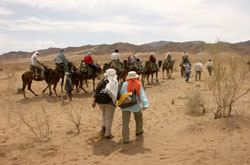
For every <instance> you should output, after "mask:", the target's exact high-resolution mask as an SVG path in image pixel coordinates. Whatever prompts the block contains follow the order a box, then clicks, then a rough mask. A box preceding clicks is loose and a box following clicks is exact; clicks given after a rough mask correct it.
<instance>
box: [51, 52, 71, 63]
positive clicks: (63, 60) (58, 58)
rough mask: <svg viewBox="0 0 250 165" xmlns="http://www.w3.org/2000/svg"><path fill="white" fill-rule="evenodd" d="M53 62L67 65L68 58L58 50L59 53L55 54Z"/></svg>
mask: <svg viewBox="0 0 250 165" xmlns="http://www.w3.org/2000/svg"><path fill="white" fill-rule="evenodd" d="M54 62H55V63H56V64H60V63H64V65H67V63H68V60H67V58H66V57H65V55H64V53H62V52H60V53H58V54H57V55H56V56H55V58H54Z"/></svg>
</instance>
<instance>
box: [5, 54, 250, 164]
mask: <svg viewBox="0 0 250 165" xmlns="http://www.w3.org/2000/svg"><path fill="white" fill-rule="evenodd" d="M180 55H181V54H178V53H173V59H175V60H176V65H175V68H174V74H173V76H172V78H171V79H163V78H162V72H160V73H159V82H155V83H154V84H149V85H148V84H146V86H145V90H146V94H147V96H148V100H149V104H150V108H149V109H148V110H146V111H145V112H143V118H144V132H145V133H144V135H143V136H135V122H134V120H133V117H131V123H130V129H131V135H130V138H131V143H129V144H123V143H122V141H121V138H122V137H121V134H122V132H121V122H122V118H121V110H120V109H119V108H116V111H115V116H114V121H113V127H112V133H113V134H114V135H115V137H114V138H113V139H111V140H106V139H104V138H102V137H100V136H99V131H100V126H101V112H100V110H99V109H98V108H96V109H93V108H92V107H91V104H92V102H93V92H92V84H91V82H89V85H90V86H89V87H88V88H86V87H85V89H86V90H87V91H88V93H87V94H83V92H82V91H81V92H80V93H76V92H75V91H74V92H73V93H74V94H73V101H72V102H68V101H66V102H65V103H62V102H61V99H60V98H59V97H55V96H54V95H53V96H49V95H48V92H46V93H45V94H42V92H41V91H42V89H43V88H45V86H46V84H45V82H33V84H32V89H33V90H34V91H35V92H36V93H38V94H39V96H37V97H35V96H33V95H32V94H31V93H30V92H28V91H27V96H28V97H29V99H24V98H23V95H22V94H20V93H17V88H20V87H21V85H22V83H21V74H22V73H23V72H24V71H25V70H27V68H28V63H29V59H21V60H17V61H14V62H10V61H5V62H2V63H1V66H2V67H3V71H0V82H1V83H0V164H1V165H19V164H20V165H31V164H32V165H36V164H47V165H48V164H49V165H62V164H65V165H83V164H106V165H110V164H114V165H116V164H136V165H137V164H138V165H140V164H143V165H146V164H162V165H163V164H164V165H166V164H185V165H186V164H225V165H230V164H237V165H238V164H250V131H249V130H250V113H249V110H250V94H248V95H246V96H244V97H242V98H241V99H240V100H239V101H238V102H237V104H236V105H235V106H234V107H233V108H234V111H233V113H232V117H229V118H221V119H216V120H215V119H214V115H213V111H214V110H215V108H216V105H215V101H214V98H213V96H212V92H211V91H210V90H209V89H208V87H207V84H206V80H207V79H208V78H209V75H208V72H207V70H206V69H205V67H204V72H203V75H202V80H201V81H195V80H194V70H192V74H191V80H190V83H186V82H185V81H184V79H183V78H181V76H180V71H179V67H178V65H177V64H179V62H180V59H181V56H180ZM140 56H141V57H143V58H144V59H145V58H146V56H147V54H140ZM122 57H123V58H124V59H125V55H122ZM163 57H164V55H161V57H159V56H158V57H157V58H158V59H162V58H163ZM190 57H191V61H192V62H193V63H194V62H197V61H198V60H200V59H201V60H202V62H203V64H205V63H206V62H207V60H208V59H209V58H210V56H208V55H207V54H200V55H190ZM49 58H50V57H46V58H43V57H41V60H42V61H44V62H45V63H48V64H49V65H51V66H53V64H52V57H51V59H49ZM69 58H70V59H71V60H72V61H74V62H79V59H80V58H82V57H80V56H79V55H77V54H76V55H72V56H70V57H69ZM94 58H95V60H97V61H98V62H99V63H104V62H107V61H108V59H109V56H108V55H106V56H98V57H97V56H94ZM49 61H50V63H49ZM192 69H194V68H192ZM248 82H249V81H248ZM196 90H198V91H200V92H201V96H202V97H203V98H204V100H205V103H204V106H205V109H206V111H207V112H206V113H205V114H204V115H201V116H194V115H190V114H189V113H188V110H187V107H186V102H187V96H188V95H189V94H190V93H191V92H192V91H196ZM57 91H58V93H59V94H60V95H62V93H61V92H60V88H59V87H57ZM43 108H44V110H45V112H46V114H47V118H48V120H49V126H50V128H49V131H48V132H49V133H50V134H49V135H51V140H47V141H40V140H38V139H37V138H36V137H35V136H34V134H33V133H32V132H31V131H30V129H29V128H28V127H27V126H26V125H25V124H24V123H23V122H22V120H21V119H20V116H19V115H20V114H22V115H23V117H25V119H26V120H27V121H29V122H30V123H31V124H32V123H33V124H36V121H38V120H39V119H38V120H35V119H36V117H39V115H42V113H41V112H42V109H43ZM68 109H72V110H82V120H81V126H80V129H81V133H80V134H75V131H76V130H75V127H74V125H73V124H72V122H71V121H70V120H69V119H68V116H67V115H66V113H65V112H64V111H66V110H68ZM236 112H237V113H236ZM33 126H34V129H35V131H38V128H35V125H33Z"/></svg>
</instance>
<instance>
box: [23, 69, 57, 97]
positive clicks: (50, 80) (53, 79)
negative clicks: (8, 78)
mask: <svg viewBox="0 0 250 165" xmlns="http://www.w3.org/2000/svg"><path fill="white" fill-rule="evenodd" d="M44 68H45V81H46V83H47V84H48V85H47V87H46V88H45V89H44V90H43V93H44V92H45V91H46V89H47V88H49V91H50V95H52V91H51V85H52V84H53V85H54V88H53V90H54V92H55V94H56V96H58V95H57V92H56V85H57V83H58V81H59V80H60V74H61V73H58V72H57V71H56V70H54V69H51V68H48V67H46V66H44ZM33 80H34V81H42V80H41V79H36V76H35V74H34V72H32V71H27V72H25V73H23V74H22V82H23V88H22V91H23V96H24V98H27V97H26V95H25V88H26V86H27V85H28V90H29V91H31V92H32V93H33V94H34V95H35V96H37V94H36V93H35V92H34V91H33V90H32V89H31V84H32V81H33Z"/></svg>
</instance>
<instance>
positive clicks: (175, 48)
mask: <svg viewBox="0 0 250 165" xmlns="http://www.w3.org/2000/svg"><path fill="white" fill-rule="evenodd" d="M216 45H218V46H220V51H223V52H233V53H237V54H241V55H250V41H245V42H238V43H234V44H232V43H227V42H219V43H216V44H208V43H205V42H204V41H188V42H172V41H156V42H151V43H146V44H142V45H134V44H130V43H121V42H119V43H115V44H110V45H109V44H101V45H85V46H80V47H67V48H65V49H64V51H65V53H67V54H73V53H79V54H83V53H85V52H87V51H92V52H93V54H95V55H104V54H110V53H112V52H113V51H114V50H115V49H119V50H120V52H127V53H135V52H140V53H144V52H152V51H154V52H158V53H165V52H189V53H194V54H197V53H200V52H204V51H207V50H208V49H211V48H215V47H216ZM59 50H60V48H48V49H44V50H39V52H40V54H41V55H45V56H46V55H51V54H55V53H58V52H59ZM33 53H34V52H22V51H18V52H9V53H4V54H2V55H1V56H0V60H8V59H17V58H27V57H30V56H31V55H32V54H33Z"/></svg>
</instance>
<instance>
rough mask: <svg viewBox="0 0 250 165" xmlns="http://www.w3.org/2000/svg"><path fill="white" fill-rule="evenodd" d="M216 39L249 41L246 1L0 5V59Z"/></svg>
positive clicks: (44, 0) (68, 0)
mask: <svg viewBox="0 0 250 165" xmlns="http://www.w3.org/2000/svg"><path fill="white" fill-rule="evenodd" d="M216 38H219V39H220V40H222V41H227V42H238V41H246V40H250V0H0V54H2V53H6V52H9V51H33V50H37V49H44V48H48V47H68V46H81V45H86V44H102V43H109V44H110V43H115V42H129V43H133V44H143V43H147V42H152V41H158V40H167V41H190V40H203V41H206V42H214V41H215V40H216Z"/></svg>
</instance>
